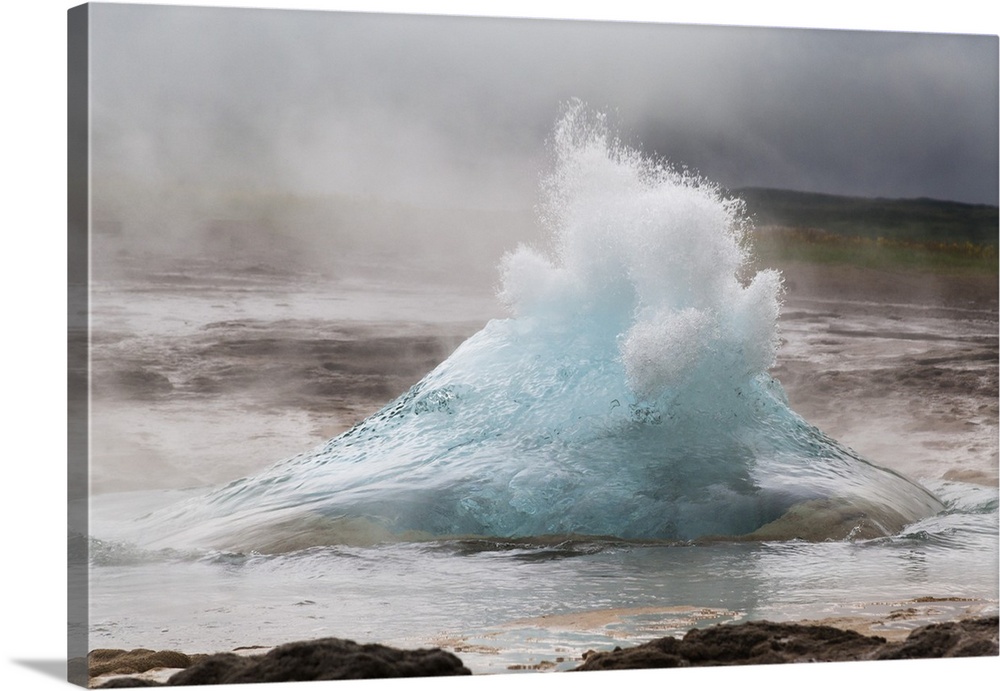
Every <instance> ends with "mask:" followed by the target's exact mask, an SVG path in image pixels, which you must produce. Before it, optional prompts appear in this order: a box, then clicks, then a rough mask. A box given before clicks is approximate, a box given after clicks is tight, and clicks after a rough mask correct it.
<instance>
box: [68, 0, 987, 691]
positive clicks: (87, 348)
mask: <svg viewBox="0 0 1000 691" xmlns="http://www.w3.org/2000/svg"><path fill="white" fill-rule="evenodd" d="M69 29H70V31H69V37H70V38H69V48H70V50H69V56H70V85H69V86H70V96H71V99H70V109H71V111H70V116H71V117H70V179H69V195H70V197H69V198H70V229H69V232H70V243H69V247H70V280H69V290H70V309H71V313H70V322H69V327H70V328H69V343H70V369H69V382H70V385H69V406H70V408H69V409H70V444H71V447H70V458H69V460H70V467H69V472H70V482H71V487H70V511H69V515H70V534H69V553H70V564H69V567H70V574H69V580H70V612H69V650H70V655H69V657H70V661H69V669H70V678H71V681H74V682H75V683H78V684H81V685H85V686H92V687H106V688H110V687H127V686H135V685H140V684H141V685H160V684H165V685H194V684H207V683H215V684H228V683H242V682H269V681H270V682H284V681H287V682H295V681H315V680H336V679H356V678H388V677H401V676H405V677H427V676H437V675H519V674H532V675H541V674H544V673H556V674H558V673H562V672H568V671H573V670H576V671H587V670H599V671H605V672H606V671H608V670H621V669H634V668H653V667H688V666H704V665H752V664H762V663H787V664H797V663H806V662H812V663H822V662H824V661H852V660H856V661H861V660H867V661H871V660H898V659H913V658H941V657H952V656H978V657H984V656H996V655H997V633H998V624H997V610H998V605H997V602H998V585H997V584H998V527H997V511H998V489H997V486H998V353H997V341H998V338H997V292H998V263H997V262H998V260H997V244H998V243H997V241H998V225H997V224H998V208H997V190H998V173H997V163H998V158H997V156H998V155H997V151H998V110H997V97H998V72H997V58H998V40H997V37H996V36H980V35H948V34H916V33H892V32H859V31H824V30H806V29H777V28H774V29H771V28H750V27H727V26H695V25H680V24H678V25H671V24H643V23H629V22H615V23H611V22H594V21H565V20H563V21H554V20H538V19H501V18H472V17H454V16H430V15H402V14H368V13H351V12H334V11H315V10H267V9H254V8H210V7H197V6H156V5H140V4H102V3H92V4H88V5H83V6H81V7H77V8H74V9H72V10H70V12H69ZM662 674H664V675H668V674H670V672H669V671H664V672H662ZM667 679H668V677H666V676H664V680H665V681H666V680H667ZM668 683H669V682H668Z"/></svg>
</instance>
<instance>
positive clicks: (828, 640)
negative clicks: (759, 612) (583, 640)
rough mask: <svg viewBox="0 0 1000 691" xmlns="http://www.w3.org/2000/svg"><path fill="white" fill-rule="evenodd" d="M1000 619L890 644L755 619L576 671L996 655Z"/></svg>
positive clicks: (924, 630) (941, 628)
mask: <svg viewBox="0 0 1000 691" xmlns="http://www.w3.org/2000/svg"><path fill="white" fill-rule="evenodd" d="M998 629H1000V622H998V619H997V617H995V616H994V617H984V618H981V619H968V620H963V621H954V622H945V623H941V624H929V625H927V626H922V627H920V628H919V629H915V630H914V631H913V632H911V633H910V635H909V636H908V637H907V638H906V640H905V641H901V642H898V643H889V642H887V641H886V640H885V639H884V638H882V637H880V636H862V635H861V634H859V633H856V632H854V631H844V630H842V629H837V628H833V627H830V626H816V625H801V624H776V623H773V622H768V621H754V622H747V623H744V624H726V625H721V626H713V627H710V628H707V629H692V630H691V631H689V632H688V633H687V634H685V636H684V637H683V638H681V639H677V638H673V637H667V638H660V639H657V640H655V641H650V642H649V643H645V644H643V645H640V646H636V647H634V648H626V649H621V648H616V649H614V650H612V651H607V652H591V653H589V654H588V655H586V656H585V657H584V662H583V664H582V665H580V666H579V667H576V668H575V669H574V670H573V671H589V670H610V669H650V668H655V667H695V666H720V665H753V664H775V663H783V662H835V661H850V660H900V659H916V658H940V657H960V656H985V655H997V654H998V647H997V632H998Z"/></svg>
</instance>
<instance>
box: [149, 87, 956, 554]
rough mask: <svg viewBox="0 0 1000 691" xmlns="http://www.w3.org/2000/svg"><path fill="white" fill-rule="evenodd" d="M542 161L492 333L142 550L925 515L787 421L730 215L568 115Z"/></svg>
mask: <svg viewBox="0 0 1000 691" xmlns="http://www.w3.org/2000/svg"><path fill="white" fill-rule="evenodd" d="M552 145H553V149H554V152H555V156H556V164H555V167H554V171H553V172H552V173H551V175H550V176H549V177H548V178H547V179H546V180H545V181H544V192H545V195H546V200H547V201H546V205H545V207H544V209H543V214H542V216H543V220H544V223H545V226H546V229H547V230H548V232H549V237H548V243H547V246H546V247H547V249H546V250H545V251H542V250H539V249H533V248H530V247H523V246H522V247H520V248H518V249H517V250H516V251H515V252H513V253H511V254H509V255H508V256H506V257H504V258H503V260H502V262H501V267H500V269H501V278H502V287H501V289H500V291H499V297H500V299H501V300H502V301H503V302H504V303H505V304H506V305H507V306H508V307H509V310H510V313H511V316H510V318H507V319H503V320H494V321H492V322H490V323H489V324H487V325H486V327H485V328H483V329H482V331H480V332H479V333H477V334H476V335H474V336H472V337H471V338H470V339H468V340H467V341H466V342H465V343H464V344H462V345H461V346H460V347H459V348H458V349H457V350H456V351H455V352H454V353H453V354H452V355H451V357H449V358H448V359H447V360H446V361H445V362H443V363H442V364H441V365H440V366H438V367H437V368H436V369H434V370H433V371H432V372H430V373H429V374H427V375H426V376H425V377H424V378H423V379H422V380H421V381H420V382H419V383H418V384H416V385H415V386H413V387H412V389H410V391H408V392H407V393H406V394H405V395H403V396H401V397H400V398H399V399H397V400H395V401H393V402H391V403H390V404H388V405H387V406H385V408H383V409H382V410H381V411H380V412H378V413H376V414H375V415H373V416H371V417H370V418H368V419H367V420H365V421H364V422H362V423H360V424H358V425H357V426H356V427H354V428H353V429H351V430H350V431H348V432H346V433H345V434H343V435H341V436H339V437H337V438H335V439H333V440H331V441H329V442H328V443H326V444H325V445H323V446H322V447H320V448H318V449H316V450H314V451H312V452H309V453H305V454H302V455H299V456H296V457H293V458H290V459H288V460H285V461H283V462H281V463H279V464H277V465H275V466H274V467H273V468H271V469H270V470H268V471H266V472H264V473H262V474H260V475H257V476H255V477H250V478H245V479H242V480H238V481H236V482H233V483H231V484H230V485H228V486H226V487H223V488H221V489H218V490H216V491H213V492H211V493H209V494H207V495H206V496H203V497H199V498H196V499H192V500H190V501H188V502H186V503H183V504H181V505H178V506H175V507H173V508H171V509H170V510H168V511H164V512H161V513H158V514H155V515H153V516H151V517H150V518H149V519H148V520H147V523H148V525H147V530H146V532H147V534H148V535H149V536H150V537H151V538H154V540H153V541H154V542H158V543H159V544H171V545H174V544H176V543H178V542H179V541H183V542H185V543H190V544H196V545H201V546H206V547H215V548H225V549H244V550H249V549H255V550H258V551H280V550H289V549H297V548H302V547H308V546H313V545H320V544H332V543H338V542H370V541H377V540H400V539H418V538H440V537H451V536H487V537H503V538H540V537H545V536H567V535H577V536H579V535H586V536H609V537H613V538H619V539H637V540H691V539H698V538H710V537H711V538H715V537H728V538H747V537H750V538H762V539H787V538H796V537H799V538H806V539H827V538H834V539H842V538H849V537H859V538H865V537H873V536H879V535H888V534H893V533H895V532H897V531H899V530H900V529H901V528H902V527H903V526H904V525H906V524H908V523H910V522H913V521H915V520H918V519H920V518H923V517H925V516H928V515H932V514H933V513H935V512H938V511H940V510H941V508H942V506H941V504H940V503H939V502H938V501H937V500H936V499H935V498H934V497H933V496H932V495H930V494H929V493H928V492H927V491H926V490H924V489H923V488H921V487H920V486H918V485H916V484H914V483H912V482H910V481H909V480H907V479H905V478H903V477H901V476H899V475H897V474H895V473H893V472H891V471H889V470H885V469H882V468H879V467H877V466H875V465H872V464H871V463H869V462H867V461H865V460H864V459H862V458H860V457H858V456H857V455H856V454H855V453H853V452H852V451H850V450H849V449H847V448H845V447H843V446H841V445H840V444H838V443H837V442H835V441H834V440H832V439H830V438H828V437H826V436H825V435H824V434H822V433H821V432H820V431H819V430H818V429H816V428H815V427H813V426H811V425H810V424H808V423H807V422H805V421H804V420H803V419H802V418H801V417H799V416H798V415H796V414H795V413H794V412H793V411H792V410H790V409H789V407H788V405H787V401H786V399H785V396H784V393H783V391H782V388H781V386H780V384H779V383H778V382H777V381H775V380H774V379H773V378H771V377H770V376H769V374H768V369H769V368H770V366H771V365H772V364H773V362H774V358H775V352H776V349H777V344H778V337H777V321H778V314H779V310H780V295H781V278H780V275H779V274H778V273H777V272H775V271H760V272H757V273H753V272H752V271H751V270H750V267H749V261H748V253H749V248H748V244H747V243H748V235H747V223H746V221H745V219H744V217H743V216H742V207H741V205H740V204H739V203H738V201H736V200H732V199H727V198H726V197H725V195H724V194H723V193H722V192H721V191H720V190H719V189H718V187H716V186H714V185H712V184H710V183H708V182H706V181H705V180H702V179H699V178H697V177H694V176H691V175H687V174H684V173H681V172H678V171H675V170H673V169H671V168H670V167H669V166H667V165H666V164H664V163H661V162H657V161H652V160H649V159H648V158H645V157H643V156H641V155H640V154H639V153H637V152H636V151H634V150H632V149H630V148H629V147H627V146H624V145H623V144H621V143H620V142H619V141H617V140H616V139H615V138H614V137H612V135H611V134H610V133H609V130H608V128H607V127H606V125H605V122H604V120H603V118H602V117H601V116H599V115H595V114H591V113H589V112H588V111H587V110H586V109H585V108H584V107H583V106H582V105H580V104H574V105H572V106H570V107H569V108H568V109H567V112H566V113H565V115H564V117H563V118H562V120H561V121H560V122H559V123H558V125H557V127H556V129H555V132H554V136H553V138H552Z"/></svg>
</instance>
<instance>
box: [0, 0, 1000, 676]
mask: <svg viewBox="0 0 1000 691" xmlns="http://www.w3.org/2000/svg"><path fill="white" fill-rule="evenodd" d="M74 4H76V3H70V2H61V1H59V0H34V1H30V0H20V1H18V2H8V3H4V11H3V16H2V19H0V27H2V28H0V31H2V35H0V51H2V52H3V56H2V57H3V59H2V61H0V69H2V70H3V80H2V82H0V85H2V86H0V88H2V90H3V100H2V102H0V103H2V107H0V118H2V123H3V127H2V132H3V148H2V149H0V160H2V162H3V165H2V168H0V170H2V174H3V187H2V190H3V193H2V196H0V199H2V200H3V201H2V205H3V207H5V208H6V210H7V211H8V213H6V214H4V215H3V216H2V217H0V229H2V231H3V248H2V250H0V276H2V280H3V292H2V300H3V302H2V306H3V312H2V313H3V318H4V321H3V337H2V339H0V343H2V346H0V347H2V352H0V365H2V370H0V382H2V389H0V391H2V398H0V400H2V401H3V402H4V404H5V405H4V407H3V412H2V413H0V419H2V420H3V425H2V427H0V433H2V435H3V438H4V443H3V446H2V449H3V451H2V455H0V462H2V463H3V475H2V477H3V482H2V487H3V502H2V505H3V511H4V514H3V523H2V524H0V525H2V529H3V532H2V535H3V536H4V538H5V539H4V540H3V541H2V543H0V544H2V546H0V554H2V562H0V564H2V568H0V573H2V574H3V575H4V579H3V584H2V586H0V591H2V593H3V608H2V610H0V622H2V626H0V628H2V635H3V648H2V651H0V688H3V689H12V690H15V691H21V690H22V689H23V690H30V689H42V688H64V687H65V684H66V682H65V681H63V679H64V661H65V655H66V634H65V632H66V623H65V622H66V595H65V589H66V585H65V584H66V578H65V564H66V558H65V552H66V546H65V534H66V533H65V521H66V511H65V497H66V480H65V474H66V473H65V464H66V451H65V449H66V412H65V411H66V386H65V382H66V373H65V366H66V346H65V343H66V316H65V315H66V297H65V295H66V282H65V267H66V259H65V256H66V239H65V234H66V202H65V200H66V164H65V160H66V134H65V133H66V115H65V113H66V97H65V94H66V69H65V64H66V11H67V10H68V9H69V8H70V7H72V6H73V5H74ZM143 4H148V3H143ZM158 4H171V5H177V4H201V5H215V6H236V7H251V6H252V7H274V8H301V9H342V10H354V11H407V12H413V11H419V12H422V13H432V14H479V15H500V16H519V17H553V18H576V19H602V20H632V21H661V22H678V23H704V24H729V25H749V26H789V27H819V28H850V29H878V30H897V31H921V32H951V33H978V34H993V35H996V34H997V33H998V28H997V26H998V25H997V14H998V12H997V10H996V9H985V7H986V5H987V3H984V2H982V0H968V1H966V0H961V1H955V0H952V1H949V2H946V3H920V4H919V5H917V4H916V3H912V4H911V3H888V2H882V3H877V2H872V1H871V0H869V1H868V2H859V1H856V0H850V1H844V0H841V1H839V2H836V3H821V4H820V3H817V4H816V5H821V6H819V7H817V6H814V4H812V3H808V4H807V3H791V2H787V3H786V2H775V1H771V0H760V1H758V2H754V3H741V2H735V1H733V2H729V1H727V2H711V1H709V0H699V1H698V2H694V1H693V0H689V1H688V2H687V3H686V4H683V5H681V4H679V3H670V5H669V6H665V7H660V6H659V4H658V3H652V2H649V1H648V0H645V1H643V0H614V1H613V2H604V3H596V2H589V1H588V2H568V1H563V2H559V1H556V0H533V1H525V0H503V1H500V0H477V2H470V1H469V0H466V1H465V2H460V1H457V0H451V1H447V0H439V1H437V2H434V1H431V0H413V1H412V2H410V3H405V2H400V1H397V2H390V1H388V0H385V1H382V0H367V1H354V2H349V1H347V0H330V1H327V2H321V1H316V0H313V1H312V2H309V1H308V0H302V1H300V2H292V1H290V2H276V1H274V0H271V1H261V2H212V1H204V2H186V3H183V2H175V1H171V0H160V2H159V3H158ZM807 5H808V6H807ZM11 212H12V213H11ZM998 663H1000V658H992V659H976V660H971V661H919V662H912V663H896V662H890V663H852V664H823V665H784V666H781V667H741V668H733V669H725V670H720V669H717V670H703V669H702V670H670V671H640V672H615V673H598V674H589V675H575V674H569V675H565V674H564V675H542V674H537V675H527V676H523V675H518V676H512V675H501V676H496V677H491V678H481V679H478V680H474V681H470V680H468V679H453V680H434V681H423V682H416V683H415V682H412V681H395V682H393V681H378V682H335V683H334V682H327V683H320V684H309V685H308V688H309V689H314V688H317V689H319V688H331V689H332V688H336V689H340V690H342V691H350V690H351V689H362V690H366V691H374V690H375V689H394V688H399V689H406V690H411V689H415V688H421V689H424V688H431V687H432V686H431V685H432V684H433V688H445V689H447V688H453V689H459V688H461V689H468V688H474V689H505V688H509V687H514V686H515V685H516V686H517V687H518V688H519V689H520V688H528V687H531V688H544V689H556V688H569V687H570V685H571V684H572V686H573V688H574V689H576V688H579V687H581V686H583V687H585V688H594V689H596V688H604V687H606V686H608V685H626V684H627V685H638V686H640V687H642V686H645V685H652V684H658V685H666V684H670V685H675V684H676V685H680V686H682V687H683V686H691V685H698V686H699V687H705V686H707V687H708V688H715V687H722V686H724V685H730V686H739V687H749V688H755V687H756V686H758V685H764V684H766V685H767V686H768V687H769V688H771V689H781V688H800V687H802V686H809V687H813V688H816V689H843V688H845V687H848V686H850V685H856V686H858V687H859V688H862V689H868V688H878V687H880V686H881V687H885V688H894V689H907V690H908V689H931V688H942V687H951V688H954V687H956V686H957V687H960V688H961V687H968V688H976V687H978V686H981V685H982V684H984V683H986V684H990V683H991V682H989V681H988V680H989V679H991V678H992V679H993V680H994V681H995V680H996V679H997V678H1000V675H998V671H1000V664H998ZM439 685H443V686H439ZM254 688H255V689H257V688H259V689H271V688H274V689H277V688H282V689H287V688H289V686H288V685H277V684H266V685H255V686H254Z"/></svg>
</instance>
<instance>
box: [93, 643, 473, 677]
mask: <svg viewBox="0 0 1000 691" xmlns="http://www.w3.org/2000/svg"><path fill="white" fill-rule="evenodd" d="M461 674H471V672H470V671H469V669H468V668H466V667H465V666H464V665H463V664H462V661H461V660H459V659H458V658H457V657H455V656H454V655H452V654H451V653H448V652H445V651H443V650H440V649H437V648H435V649H429V650H427V649H421V650H400V649H398V648H390V647H387V646H384V645H377V644H373V643H372V644H365V645H361V644H358V643H355V642H354V641H347V640H343V639H340V638H322V639H319V640H314V641H304V642H297V643H286V644H285V645H282V646H278V647H277V648H275V649H274V650H272V651H270V652H269V653H267V654H266V655H257V656H252V657H244V656H241V655H236V654H235V653H219V654H217V655H207V656H204V657H202V658H201V659H200V660H198V661H197V662H194V664H192V665H191V666H190V667H188V668H187V669H184V670H182V671H180V672H177V673H176V674H174V675H173V676H171V677H170V679H169V680H167V682H166V684H159V683H156V682H150V681H146V680H143V679H134V678H124V677H120V678H117V679H113V680H109V681H108V682H106V683H105V684H103V685H102V686H100V687H98V688H125V687H133V686H195V685H202V684H244V683H252V682H283V681H320V680H331V679H387V678H391V677H435V676H451V675H461Z"/></svg>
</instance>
